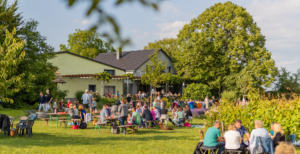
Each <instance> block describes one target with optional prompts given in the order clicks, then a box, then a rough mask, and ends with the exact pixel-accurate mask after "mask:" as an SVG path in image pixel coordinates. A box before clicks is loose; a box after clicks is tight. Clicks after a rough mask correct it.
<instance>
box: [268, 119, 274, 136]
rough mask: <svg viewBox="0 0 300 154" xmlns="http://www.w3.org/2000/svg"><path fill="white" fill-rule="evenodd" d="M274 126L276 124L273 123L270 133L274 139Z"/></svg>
mask: <svg viewBox="0 0 300 154" xmlns="http://www.w3.org/2000/svg"><path fill="white" fill-rule="evenodd" d="M274 124H275V122H272V123H271V131H270V133H269V136H270V137H271V138H272V139H273V138H274V137H275V136H274Z"/></svg>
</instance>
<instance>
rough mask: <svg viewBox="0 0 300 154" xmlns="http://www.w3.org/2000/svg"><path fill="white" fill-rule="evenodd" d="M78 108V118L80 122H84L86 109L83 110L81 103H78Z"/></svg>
mask: <svg viewBox="0 0 300 154" xmlns="http://www.w3.org/2000/svg"><path fill="white" fill-rule="evenodd" d="M78 110H79V111H80V119H81V122H82V123H85V117H86V111H85V110H84V107H83V105H79V108H78Z"/></svg>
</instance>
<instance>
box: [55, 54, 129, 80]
mask: <svg viewBox="0 0 300 154" xmlns="http://www.w3.org/2000/svg"><path fill="white" fill-rule="evenodd" d="M49 62H51V63H52V64H53V65H54V66H57V67H58V70H59V72H60V73H61V75H71V74H94V73H100V72H103V71H104V70H105V69H108V70H115V75H123V74H124V70H122V69H119V68H116V67H112V66H108V65H106V64H102V63H100V62H97V61H94V60H92V59H89V58H85V57H82V56H79V55H76V54H73V53H69V52H59V53H57V54H56V56H55V58H53V59H51V60H49Z"/></svg>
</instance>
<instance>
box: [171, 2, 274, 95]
mask: <svg viewBox="0 0 300 154" xmlns="http://www.w3.org/2000/svg"><path fill="white" fill-rule="evenodd" d="M265 41H266V39H265V37H264V36H263V35H262V34H261V31H260V28H259V27H258V26H257V24H256V23H255V22H254V20H253V18H252V16H251V15H250V14H249V13H248V12H247V11H246V9H245V8H243V7H241V6H238V5H236V4H233V3H232V2H226V3H224V4H222V3H217V4H215V5H214V6H211V7H210V8H208V9H206V10H205V11H204V12H203V13H202V14H201V15H199V16H198V17H197V18H194V19H192V20H191V22H190V23H189V24H186V25H185V26H184V27H183V29H182V30H180V32H179V34H178V38H177V42H178V44H179V52H178V53H177V54H176V59H177V60H178V61H180V63H175V67H176V68H177V70H178V73H181V74H184V76H189V77H194V76H198V77H200V78H201V79H204V80H205V84H208V85H209V86H210V88H211V89H219V92H222V91H223V90H226V89H230V87H229V86H235V84H230V85H229V86H228V84H227V82H229V80H228V79H227V78H228V77H232V75H235V74H239V73H240V72H242V71H243V72H248V71H249V72H251V73H250V74H249V77H251V78H253V79H254V81H253V85H255V86H262V85H264V86H269V85H270V84H271V83H272V82H273V81H274V76H275V75H276V68H275V62H274V60H273V59H271V52H269V51H268V50H267V49H266V47H265ZM235 80H237V79H236V78H235ZM230 81H231V80H230Z"/></svg>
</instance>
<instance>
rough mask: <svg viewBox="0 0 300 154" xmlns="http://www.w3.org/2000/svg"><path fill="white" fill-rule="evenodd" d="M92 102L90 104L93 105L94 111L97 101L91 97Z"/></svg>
mask: <svg viewBox="0 0 300 154" xmlns="http://www.w3.org/2000/svg"><path fill="white" fill-rule="evenodd" d="M92 100H93V102H92V105H93V111H95V110H96V109H97V102H96V101H95V98H92Z"/></svg>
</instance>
